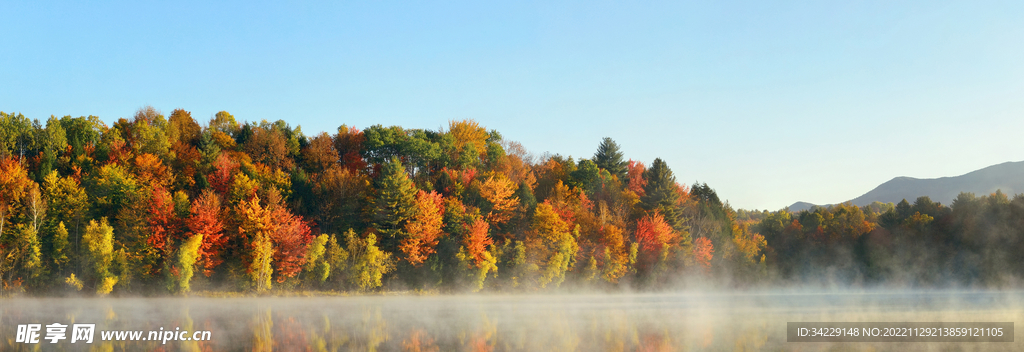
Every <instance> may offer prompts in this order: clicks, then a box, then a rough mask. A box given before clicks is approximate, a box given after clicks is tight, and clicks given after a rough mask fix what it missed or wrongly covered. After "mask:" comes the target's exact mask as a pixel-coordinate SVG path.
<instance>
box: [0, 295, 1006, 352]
mask: <svg viewBox="0 0 1024 352" xmlns="http://www.w3.org/2000/svg"><path fill="white" fill-rule="evenodd" d="M809 297H810V298H809ZM851 297H852V298H851ZM1007 297H1009V298H1007ZM893 299H894V298H893V297H881V298H879V297H875V296H867V298H860V296H850V297H846V298H841V299H836V298H835V297H831V296H829V297H826V298H820V299H819V298H815V297H814V296H800V297H788V296H787V297H760V298H755V299H748V298H743V299H737V297H735V296H728V295H726V296H723V297H717V296H694V295H689V296H688V295H608V296H584V295H580V296H571V295H561V296H428V297H423V296H417V297H395V296H374V297H331V298H242V299H205V298H202V299H201V298H159V299H144V298H128V299H9V300H5V301H4V302H2V303H0V308H2V310H3V311H2V313H3V315H0V319H2V320H0V326H2V327H3V329H5V331H4V332H3V334H4V335H5V337H13V334H14V333H15V331H14V329H15V327H16V326H17V325H18V324H29V323H40V324H44V325H46V324H51V323H54V322H57V323H62V324H73V323H95V324H96V330H97V336H96V342H95V343H94V344H92V345H84V344H75V345H72V344H70V343H69V341H64V342H62V344H61V345H59V346H55V347H58V348H57V349H65V350H80V351H86V350H89V351H121V350H163V351H415V352H436V351H689V350H734V351H754V350H764V349H771V350H779V349H783V350H786V349H794V348H798V349H803V350H828V349H833V348H836V347H838V348H849V347H853V346H852V345H847V346H845V347H843V346H834V345H828V344H809V343H808V344H800V345H794V344H791V343H787V342H786V341H785V338H786V337H785V324H786V322H788V321H1014V322H1016V321H1017V320H1019V319H1021V317H1024V310H1022V309H1021V305H1020V304H1019V303H1018V302H1019V301H1020V300H1019V294H1008V295H1007V294H1004V295H1002V296H999V295H996V296H993V297H988V298H984V299H975V300H974V301H976V302H980V303H977V304H974V305H960V306H958V305H955V304H949V302H951V301H956V299H957V298H955V297H954V298H953V299H950V300H949V301H934V300H933V301H932V302H928V300H927V299H924V300H923V302H924V303H921V304H907V303H906V302H903V303H899V304H893V303H892V302H893ZM896 299H897V300H899V299H904V300H910V301H915V300H917V301H922V300H921V299H920V298H919V297H918V298H914V297H910V298H906V297H902V296H896ZM968 301H969V300H968ZM161 328H163V329H165V330H167V329H170V330H175V329H180V330H184V331H189V332H192V331H196V330H209V331H212V339H211V341H173V340H172V341H168V342H167V343H166V344H165V343H162V341H119V342H113V341H100V336H99V331H102V330H139V331H144V332H145V333H148V331H157V330H159V329H161ZM146 336H147V335H145V334H144V335H143V337H146ZM1018 340H1020V339H1018ZM48 344H49V342H48V341H44V342H43V343H41V344H39V345H26V344H19V343H15V342H14V340H13V338H5V339H4V340H0V350H5V351H6V350H15V351H17V350H33V349H34V348H35V347H41V348H42V349H43V350H49V349H52V348H49V347H50V346H48ZM857 346H859V347H856V349H860V348H869V347H870V348H875V349H883V350H884V349H888V348H887V347H889V348H892V347H893V345H886V344H872V345H857ZM915 346H916V347H915ZM984 347H985V349H1004V350H1016V349H1019V348H1021V347H1022V343H1021V342H1015V343H1005V344H987V345H985V346H984ZM900 348H901V349H908V350H914V349H917V348H922V349H929V348H930V349H935V348H938V349H949V348H952V349H961V348H966V349H977V348H979V345H970V344H964V345H936V344H923V345H908V346H901V347H900Z"/></svg>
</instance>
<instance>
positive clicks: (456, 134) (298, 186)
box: [0, 107, 1024, 296]
mask: <svg viewBox="0 0 1024 352" xmlns="http://www.w3.org/2000/svg"><path fill="white" fill-rule="evenodd" d="M595 142H597V143H595V144H596V151H595V153H594V155H593V156H592V157H589V158H579V159H574V158H573V157H563V156H561V155H558V154H554V155H552V154H545V155H542V156H539V157H538V156H536V155H534V154H531V153H530V152H529V151H527V149H526V148H525V147H524V146H523V145H521V144H519V143H517V142H514V141H510V140H507V139H504V138H502V135H501V134H500V133H499V132H498V131H495V130H490V131H488V130H487V129H486V128H485V127H483V126H480V125H479V124H478V123H477V122H475V121H472V120H464V121H450V122H449V123H448V126H447V129H442V130H438V131H431V130H424V129H406V128H402V127H400V126H390V127H385V126H382V125H374V126H369V127H366V128H363V129H359V128H356V127H353V126H347V125H341V126H340V127H338V129H337V132H336V133H334V134H333V135H331V134H328V133H320V134H317V135H315V136H306V135H304V134H303V133H302V131H301V128H300V127H295V128H293V127H292V126H291V125H289V124H288V122H286V121H282V120H279V121H276V122H267V121H260V122H259V123H255V122H245V123H239V122H238V121H237V120H236V119H235V117H234V116H232V115H231V114H230V113H228V112H224V111H222V112H219V113H217V114H216V115H215V116H213V117H212V118H211V119H210V120H209V121H208V122H207V123H206V124H205V125H201V124H200V123H198V122H197V121H196V120H195V119H194V118H193V117H192V116H191V113H190V112H188V111H185V110H183V109H177V110H174V111H172V112H171V113H170V115H169V116H167V117H165V116H163V114H162V113H161V112H159V111H157V110H156V109H154V108H152V107H144V108H141V109H139V110H138V111H137V112H136V114H135V115H134V117H133V118H131V119H125V118H121V119H119V120H117V121H116V122H114V123H113V124H112V125H111V126H107V125H106V124H105V123H104V122H103V121H101V120H100V119H99V118H98V117H96V116H82V117H71V116H64V117H60V118H58V117H55V116H51V117H49V118H48V119H47V120H46V121H45V122H40V121H39V120H38V119H35V120H30V119H28V118H26V117H25V116H23V115H21V114H15V113H4V112H0V281H2V288H3V295H20V294H27V295H41V296H45V295H54V296H63V295H110V294H113V295H122V296H123V295H179V294H188V293H190V292H193V293H195V292H197V291H206V292H241V293H246V294H249V293H252V294H268V293H269V294H273V293H280V292H291V291H312V292H353V293H365V292H383V291H388V292H390V291H402V292H406V291H415V292H542V291H567V292H573V291H584V290H586V291H638V290H639V291H646V290H669V289H686V288H706V287H717V288H748V287H755V288H756V287H803V286H811V287H899V288H934V287H943V288H1005V287H1019V286H1020V278H1021V277H1024V257H1022V256H1024V195H1016V196H1012V197H1009V196H1007V195H1005V194H1003V193H1001V192H996V193H994V194H988V195H974V194H970V193H962V194H960V196H959V197H958V198H957V199H956V200H955V201H953V203H952V204H950V205H944V204H939V203H936V202H933V201H931V200H930V199H928V198H927V197H920V198H918V199H916V200H914V201H913V202H912V203H911V202H909V201H907V200H904V201H902V202H900V203H899V204H891V203H890V204H881V203H875V204H871V205H869V206H864V207H857V206H854V205H851V204H849V203H847V204H839V205H835V206H829V207H815V208H812V209H810V210H807V211H801V212H789V211H788V210H786V209H783V210H778V211H766V210H765V211H758V210H744V209H739V210H735V209H733V208H732V207H731V206H730V205H729V204H728V202H723V200H721V199H719V196H718V195H717V193H716V191H715V190H714V189H713V188H711V187H710V186H709V185H707V184H706V183H693V184H691V185H687V184H685V183H681V182H680V181H679V180H677V178H676V176H675V174H674V173H673V171H672V169H670V168H669V166H668V165H667V164H666V163H665V162H664V161H663V160H661V159H655V160H653V161H652V162H650V164H645V163H644V162H641V161H635V160H631V159H627V158H626V157H625V156H624V155H623V153H622V151H621V150H620V146H619V145H618V144H617V143H616V142H615V141H614V140H613V139H611V138H604V139H603V140H601V141H595ZM640 147H642V146H640ZM698 152H701V153H703V152H713V151H710V150H709V151H694V153H698ZM836 157H839V158H841V157H842V156H841V155H837V156H836ZM684 167H685V166H684ZM737 171H738V172H747V173H749V174H750V175H751V177H754V175H756V170H743V166H742V165H741V164H737ZM851 172H856V171H855V170H854V171H851ZM765 187H772V186H771V185H770V184H765Z"/></svg>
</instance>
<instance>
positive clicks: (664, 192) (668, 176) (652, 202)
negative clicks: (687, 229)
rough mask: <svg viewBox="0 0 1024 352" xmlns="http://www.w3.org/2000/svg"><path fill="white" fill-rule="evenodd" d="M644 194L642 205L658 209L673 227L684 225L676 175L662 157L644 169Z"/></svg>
mask: <svg viewBox="0 0 1024 352" xmlns="http://www.w3.org/2000/svg"><path fill="white" fill-rule="evenodd" d="M644 179H645V180H646V181H647V185H646V186H644V195H643V196H642V197H640V203H641V206H642V207H643V208H644V209H645V210H647V211H658V212H660V213H661V214H662V215H663V216H664V217H665V222H667V223H668V224H669V225H670V226H672V228H673V229H677V230H678V229H680V228H681V226H682V221H681V220H682V219H681V218H682V212H681V211H680V210H679V208H678V207H677V205H678V204H679V193H676V187H677V186H676V177H675V175H673V174H672V170H671V169H669V168H668V164H666V163H665V161H663V160H661V158H658V159H654V163H652V164H651V168H649V169H647V170H646V171H644Z"/></svg>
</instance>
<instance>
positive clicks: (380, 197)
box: [371, 158, 416, 253]
mask: <svg viewBox="0 0 1024 352" xmlns="http://www.w3.org/2000/svg"><path fill="white" fill-rule="evenodd" d="M374 189H376V194H375V195H374V197H373V201H372V204H371V206H372V208H371V209H372V210H371V218H372V221H373V226H374V228H376V229H377V231H378V233H379V234H380V236H379V237H380V248H381V249H382V250H384V251H385V252H388V253H395V251H396V250H397V249H398V243H399V242H400V241H401V240H402V239H404V238H405V237H406V233H405V223H406V222H407V221H409V219H411V218H412V217H413V216H414V215H416V186H415V185H414V184H413V183H412V180H410V179H409V176H408V175H407V174H406V173H405V167H403V166H402V162H401V161H399V160H398V158H392V159H391V162H388V163H385V164H384V165H383V169H382V170H381V175H380V177H379V178H377V180H375V181H374Z"/></svg>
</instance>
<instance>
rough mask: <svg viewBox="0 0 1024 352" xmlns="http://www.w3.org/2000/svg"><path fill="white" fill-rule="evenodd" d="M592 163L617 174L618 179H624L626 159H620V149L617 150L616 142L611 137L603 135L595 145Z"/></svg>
mask: <svg viewBox="0 0 1024 352" xmlns="http://www.w3.org/2000/svg"><path fill="white" fill-rule="evenodd" d="M594 163H595V164H597V167H599V168H602V169H605V170H608V172H609V173H611V174H612V175H615V176H618V177H619V180H625V179H626V161H625V160H622V151H620V150H619V145H618V143H615V141H614V140H612V139H611V138H609V137H604V139H602V140H601V144H600V145H598V146H597V153H594Z"/></svg>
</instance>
